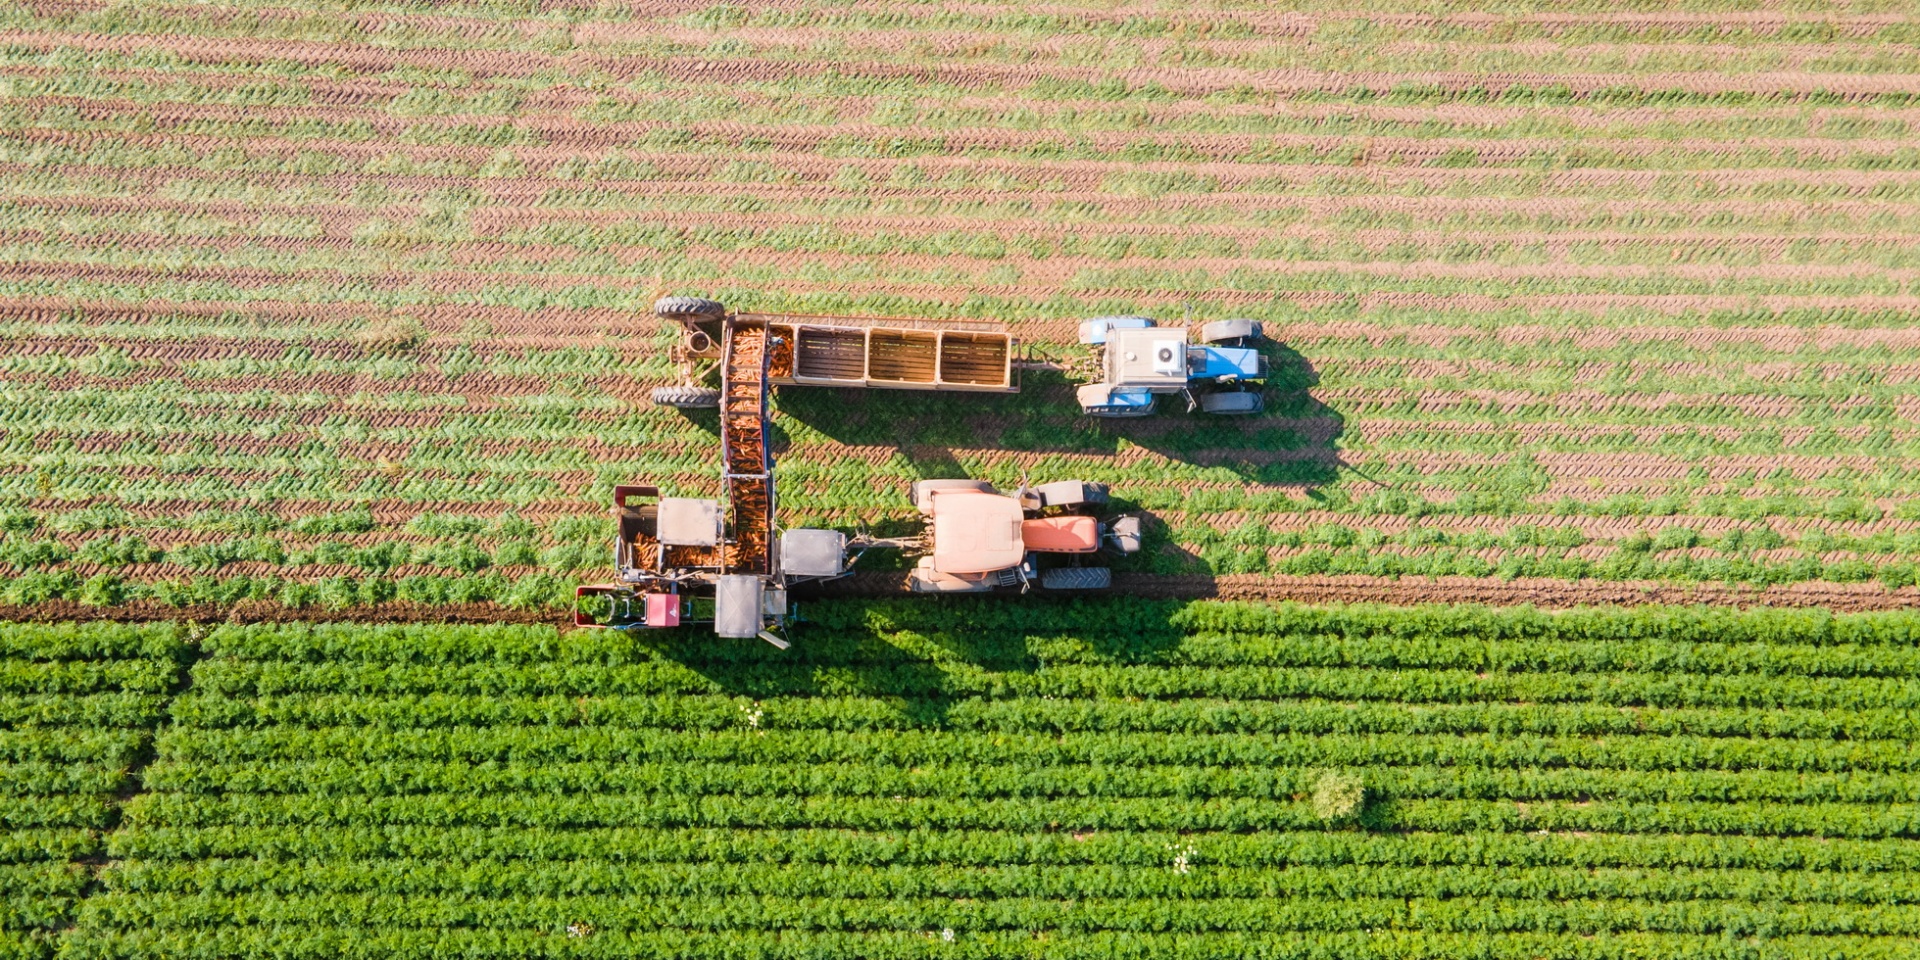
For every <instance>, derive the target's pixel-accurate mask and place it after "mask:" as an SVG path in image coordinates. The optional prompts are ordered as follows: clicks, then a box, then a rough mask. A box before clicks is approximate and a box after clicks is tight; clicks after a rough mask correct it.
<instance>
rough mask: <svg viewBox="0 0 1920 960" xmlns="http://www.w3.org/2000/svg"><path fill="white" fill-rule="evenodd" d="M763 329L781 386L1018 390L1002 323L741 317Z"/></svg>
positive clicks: (771, 373) (773, 377)
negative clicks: (771, 343) (761, 325)
mask: <svg viewBox="0 0 1920 960" xmlns="http://www.w3.org/2000/svg"><path fill="white" fill-rule="evenodd" d="M734 320H735V322H746V323H763V324H765V325H766V327H767V332H768V335H769V337H770V339H771V340H772V341H773V343H774V348H773V353H772V357H771V362H770V364H769V368H768V372H767V377H768V380H769V381H770V382H772V383H775V384H791V385H795V386H817V387H882V388H887V389H894V390H964V391H975V392H981V393H1015V392H1018V391H1019V389H1020V382H1019V376H1018V373H1017V370H1018V368H1017V367H1015V365H1014V361H1015V359H1016V358H1015V348H1016V346H1018V341H1016V340H1014V338H1013V335H1012V334H1010V333H1008V332H1007V331H1006V329H1005V328H1003V327H1000V326H999V325H997V324H991V323H981V322H978V321H967V320H913V319H904V318H898V317H809V316H791V315H780V314H752V313H743V314H738V315H736V316H735V318H734Z"/></svg>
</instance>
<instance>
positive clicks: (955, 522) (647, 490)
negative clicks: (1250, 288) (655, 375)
mask: <svg viewBox="0 0 1920 960" xmlns="http://www.w3.org/2000/svg"><path fill="white" fill-rule="evenodd" d="M654 313H655V314H656V315H658V316H660V317H662V318H663V319H665V320H668V321H670V322H672V323H675V324H678V325H679V326H680V328H681V330H682V334H683V335H682V338H681V340H680V342H679V344H678V345H677V346H676V347H675V352H676V354H677V356H676V359H677V360H678V361H679V363H680V367H681V371H682V382H681V383H680V384H677V385H674V386H667V387H660V388H658V389H656V390H655V391H654V392H653V399H654V402H656V403H659V404H662V405H666V406H673V407H679V408H683V409H692V408H708V409H716V408H717V409H718V410H719V413H720V446H721V454H722V464H723V469H722V477H721V479H722V497H721V498H719V499H701V498H693V497H663V496H661V495H660V491H659V489H658V488H657V487H654V486H648V485H625V486H617V487H615V488H614V492H613V512H614V517H615V519H616V521H617V530H618V539H617V540H616V542H615V544H614V571H615V582H612V583H602V584H594V585H591V586H582V587H579V588H578V589H577V590H576V591H575V594H576V608H575V613H574V622H575V623H576V624H578V625H580V626H596V627H615V628H620V629H646V628H657V627H676V626H680V625H682V624H690V623H710V624H712V625H713V629H714V632H715V633H716V634H717V635H719V636H722V637H753V636H758V637H761V638H763V639H766V640H767V641H768V642H770V643H773V644H775V645H776V646H779V647H782V648H784V647H786V646H787V643H786V641H785V640H784V639H782V638H781V637H780V636H779V634H778V633H777V632H776V631H778V630H779V629H780V628H781V627H783V626H784V624H785V622H786V618H787V616H788V613H789V606H788V600H787V588H788V587H789V586H790V585H792V584H795V583H801V582H805V581H810V580H828V579H833V578H836V577H841V576H845V575H847V574H848V573H849V572H850V570H851V568H852V565H853V562H854V561H855V560H857V559H858V558H859V556H860V554H861V553H863V552H865V551H866V550H870V549H881V548H891V549H901V550H907V551H911V552H914V553H918V554H919V555H920V558H919V561H918V564H917V565H916V566H915V567H914V568H913V569H912V570H911V571H910V572H909V574H908V587H909V589H911V590H912V591H913V592H916V593H975V592H988V591H993V590H996V589H1001V588H1009V589H1018V590H1021V591H1025V590H1028V589H1030V588H1033V587H1039V588H1040V589H1042V590H1046V591H1082V590H1099V589H1104V588H1106V587H1107V586H1109V585H1110V584H1111V582H1112V577H1111V571H1110V570H1109V569H1108V568H1107V567H1106V566H1105V564H1104V563H1102V562H1100V559H1099V557H1100V555H1101V554H1103V553H1117V554H1121V555H1125V554H1131V553H1133V552H1135V551H1137V550H1139V548H1140V532H1141V524H1140V518H1139V517H1137V516H1107V515H1106V514H1105V510H1106V504H1107V488H1106V486H1105V485H1104V484H1097V483H1086V482H1082V481H1077V480H1066V481H1058V482H1054V483H1047V484H1042V485H1039V486H1035V487H1029V486H1026V485H1025V484H1022V485H1021V487H1020V488H1019V489H1018V490H1016V491H1014V492H1013V493H1012V494H1002V493H1001V492H999V491H998V490H995V489H994V488H993V486H992V485H990V484H988V483H986V482H985V481H981V480H922V481H919V482H916V483H913V484H912V485H911V486H910V487H909V488H908V491H907V494H908V497H909V499H910V501H911V502H912V504H913V506H914V508H915V510H916V511H917V512H918V513H919V514H920V516H921V517H922V518H923V519H924V521H925V526H924V529H923V532H922V533H921V534H920V535H918V536H913V537H893V538H876V537H869V536H865V535H855V536H849V535H847V534H845V533H843V532H841V531H838V530H825V529H805V528H802V529H791V530H785V529H781V528H780V527H779V526H778V524H777V523H776V520H775V517H776V508H777V504H778V500H777V497H776V494H775V485H774V475H773V466H774V465H773V458H772V455H771V453H770V450H769V446H768V439H769V431H768V423H767V418H768V401H769V399H770V397H771V394H772V391H773V387H774V386H775V385H784V384H791V385H803V386H804V385H812V386H834V387H882V388H892V389H905V390H950V391H972V392H987V393H1013V392H1016V391H1018V390H1019V388H1020V387H1019V382H1018V370H1019V367H1018V365H1017V363H1016V360H1015V347H1016V346H1017V344H1016V343H1015V341H1014V340H1013V338H1012V337H1011V336H1010V335H1009V334H1008V333H1007V332H1006V331H1005V330H1004V329H1002V328H999V327H997V326H996V325H992V324H982V323H971V322H950V323H942V322H932V321H920V320H899V319H876V318H861V317H810V316H791V315H768V314H742V313H729V312H728V311H727V309H726V308H725V307H724V306H722V305H721V304H719V303H716V302H714V301H712V300H703V299H699V298H695V297H667V298H665V299H663V300H661V301H659V302H658V303H656V304H654ZM709 380H716V381H717V383H718V385H717V386H712V385H709V384H708V383H707V381H709Z"/></svg>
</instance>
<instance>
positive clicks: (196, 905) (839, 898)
mask: <svg viewBox="0 0 1920 960" xmlns="http://www.w3.org/2000/svg"><path fill="white" fill-rule="evenodd" d="M582 918H592V922H593V925H594V927H595V928H596V929H604V930H609V931H621V930H626V931H653V930H781V931H794V930H816V931H818V930H863V931H864V930H901V931H916V932H917V931H923V930H928V929H933V930H939V929H943V928H948V927H951V928H956V929H962V930H969V931H988V930H1014V931H1022V932H1025V931H1032V930H1052V931H1058V932H1059V934H1061V935H1073V934H1080V933H1088V932H1092V931H1097V930H1120V931H1133V932H1137V933H1158V932H1178V933H1198V932H1203V931H1237V932H1248V933H1252V932H1281V931H1302V932H1309V931H1317V932H1326V931H1371V930H1418V931H1431V932H1446V933H1496V932H1498V933H1522V932H1526V933H1560V934H1565V935H1575V936H1590V935H1593V934H1598V933H1603V932H1604V933H1622V932H1629V931H1634V932H1659V933H1692V934H1727V935H1731V936H1755V935H1765V936H1769V937H1774V936H1793V935H1824V936H1832V935H1836V934H1853V935H1862V936H1880V937H1890V936H1905V937H1912V936H1916V935H1920V908H1913V907H1908V906H1905V905H1898V906H1890V905H1847V904H1825V903H1823V904H1811V905H1801V904H1733V903H1728V902H1724V901H1695V900H1680V901H1664V902H1662V901H1655V902H1646V901H1638V900H1609V901H1598V902H1595V901H1584V902H1574V903H1554V902H1550V901H1546V900H1544V899H1542V900H1509V899H1504V898H1478V897H1470V896H1463V897H1454V898H1435V899H1427V898H1412V897H1387V898H1374V897H1363V896H1350V895H1349V896H1339V897H1335V898H1327V899H1319V898H1312V897H1307V896H1289V895H1282V896H1278V897H1273V898H1216V899H1206V900H1196V899H1186V898H1178V897H1153V898H1141V897H1114V898H1108V897H1086V898H1076V899H1071V900H1052V899H1043V898H1037V897H1000V898H983V899H978V900H970V899H952V898H946V897H930V898H922V897H908V896H900V897H886V898H859V897H848V896H845V895H836V896H826V897H818V896H793V897H785V896H779V895H759V896H755V895H750V894H749V895H736V896H650V895H643V896H592V895H585V896H568V897H508V898H502V899H498V900H494V899H477V898H470V897H468V896H466V895H465V894H462V893H455V894H452V895H414V896H407V897H400V896H390V895H384V894H349V893H329V894H324V895H316V896H303V895H281V896H274V895H264V894H233V893H220V894H213V895H196V894H168V893H156V892H144V893H143V894H142V895H140V896H138V897H127V896H116V895H114V894H106V895H103V896H95V897H89V898H87V899H86V900H85V901H83V902H82V903H81V905H80V908H79V910H78V917H77V918H76V919H77V922H78V923H79V924H82V925H86V926H97V927H103V928H107V929H115V928H120V929H128V928H132V929H139V928H153V929H160V930H169V929H195V928H199V927H203V926H211V925H215V924H235V925H256V924H257V925H264V926H277V925H289V926H321V927H326V926H337V925H343V924H348V923H362V924H366V925H368V926H373V927H382V928H401V929H406V928H426V929H442V930H444V929H450V928H465V929H507V930H512V929H516V928H517V929H527V928H533V929H547V930H554V929H560V928H564V927H565V926H566V925H567V924H568V923H569V922H577V921H579V920H581V919H582Z"/></svg>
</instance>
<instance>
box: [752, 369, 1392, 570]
mask: <svg viewBox="0 0 1920 960" xmlns="http://www.w3.org/2000/svg"><path fill="white" fill-rule="evenodd" d="M1048 352H1049V353H1051V354H1053V356H1052V358H1051V359H1048V360H1046V361H1044V362H1041V363H1036V364H1028V365H1026V366H1025V367H1024V368H1023V370H1022V373H1021V380H1022V383H1021V390H1020V392H1019V393H1017V394H987V393H935V392H918V391H904V390H860V389H835V388H824V387H791V386H788V387H781V388H780V390H779V392H778V393H777V395H776V398H775V408H776V410H777V415H776V416H775V418H774V421H773V439H774V450H775V455H776V456H777V457H782V456H785V455H786V454H787V452H788V451H789V450H791V451H793V452H794V454H795V455H796V456H801V457H804V456H806V452H807V451H808V450H809V448H817V446H818V444H819V442H820V440H821V439H822V438H824V439H826V440H830V441H834V442H837V443H839V444H841V445H844V446H847V447H852V448H865V449H856V450H854V451H849V453H850V454H851V455H855V456H867V457H869V458H870V459H869V460H868V463H869V465H870V466H869V476H868V478H867V479H866V481H865V482H869V483H874V484H883V485H894V486H897V487H898V488H899V490H898V491H891V490H878V491H876V492H878V493H881V494H882V498H883V500H885V501H888V502H895V503H899V504H902V505H903V506H904V504H905V496H906V492H905V487H906V486H907V485H908V484H909V483H911V482H912V481H914V480H920V479H945V478H976V479H984V480H989V481H991V482H993V483H995V484H998V485H1001V486H1003V487H1005V486H1010V485H1011V484H1013V483H1015V482H1017V481H1018V480H1019V479H1020V477H1019V475H1018V473H1017V471H1018V469H1019V468H1018V467H1017V466H1014V464H1015V463H1018V462H1021V461H1023V460H1024V461H1028V462H1030V461H1031V460H1032V459H1033V458H1032V457H1030V456H1029V457H1024V458H1023V457H1021V456H1020V455H1021V454H1040V455H1050V454H1051V455H1060V456H1062V457H1064V458H1074V459H1082V460H1085V461H1089V462H1088V463H1087V465H1086V466H1084V467H1073V468H1070V469H1071V470H1072V473H1073V474H1074V475H1076V476H1079V477H1080V478H1082V479H1087V480H1094V481H1100V482H1105V483H1109V484H1111V485H1112V489H1113V496H1114V499H1113V503H1112V511H1113V512H1114V513H1126V512H1139V513H1143V514H1147V519H1148V523H1147V525H1146V530H1145V533H1146V542H1145V543H1144V544H1143V548H1142V550H1141V551H1140V553H1138V554H1136V555H1135V556H1133V557H1129V558H1126V559H1124V560H1118V561H1116V562H1115V563H1114V564H1113V567H1114V569H1115V571H1116V572H1142V573H1144V572H1152V573H1158V574H1166V575H1176V574H1177V575H1193V574H1217V573H1227V572H1235V571H1234V570H1233V569H1231V567H1232V565H1229V568H1225V569H1220V568H1217V564H1215V563H1214V562H1212V561H1210V560H1209V559H1208V558H1206V557H1202V556H1200V555H1199V554H1196V553H1195V552H1193V551H1192V550H1190V549H1187V547H1186V546H1185V545H1182V544H1181V543H1180V542H1179V541H1177V540H1175V539H1174V538H1173V537H1172V535H1171V532H1170V531H1168V530H1167V529H1166V527H1165V525H1164V524H1162V523H1159V522H1156V521H1155V520H1154V519H1153V518H1152V516H1151V515H1150V513H1149V512H1148V511H1146V510H1143V509H1142V504H1141V503H1139V502H1136V501H1135V500H1133V499H1131V497H1132V496H1140V497H1143V498H1147V499H1149V500H1150V502H1151V503H1152V504H1155V505H1160V506H1163V507H1164V506H1167V505H1168V503H1169V495H1170V491H1169V488H1170V487H1171V488H1172V493H1173V494H1174V495H1178V496H1179V497H1180V498H1181V500H1182V501H1184V502H1181V503H1180V504H1179V509H1181V510H1182V511H1184V512H1186V513H1189V514H1192V513H1195V512H1201V513H1204V512H1206V511H1207V510H1209V509H1212V508H1210V507H1209V506H1208V499H1209V497H1212V498H1213V499H1216V500H1220V501H1221V502H1222V503H1232V504H1240V505H1244V504H1245V503H1247V502H1248V496H1254V497H1258V496H1259V495H1261V494H1266V495H1269V496H1290V497H1296V498H1297V497H1305V498H1306V499H1307V500H1308V501H1321V500H1323V499H1325V498H1326V494H1323V492H1322V491H1321V489H1320V488H1322V487H1325V486H1327V485H1329V484H1333V483H1335V482H1336V481H1338V480H1340V479H1341V478H1342V475H1343V473H1346V472H1353V467H1352V465H1351V464H1349V463H1348V462H1347V460H1346V459H1345V458H1344V457H1343V456H1342V453H1341V439H1342V437H1343V435H1344V434H1345V432H1346V417H1345V416H1344V415H1342V414H1341V413H1340V412H1339V411H1338V410H1336V409H1334V408H1333V407H1331V406H1329V405H1327V404H1326V403H1324V402H1322V401H1321V400H1320V399H1319V398H1318V397H1316V396H1315V391H1316V389H1317V388H1318V387H1319V386H1320V373H1319V371H1318V370H1316V369H1315V368H1314V366H1313V363H1312V362H1311V361H1309V360H1308V359H1307V358H1306V357H1305V356H1304V355H1302V354H1301V353H1300V352H1299V351H1297V350H1294V349H1293V348H1291V347H1289V346H1287V345H1286V344H1284V343H1279V342H1274V341H1269V342H1266V343H1264V344H1262V345H1261V353H1262V355H1263V356H1264V357H1265V358H1266V361H1267V372H1268V376H1267V381H1266V389H1265V391H1264V394H1265V409H1264V410H1263V411H1262V412H1261V413H1259V414H1255V415H1252V416H1239V417H1222V416H1209V415H1206V414H1203V413H1190V412H1187V410H1186V404H1185V399H1184V397H1181V396H1178V395H1174V396H1162V397H1160V398H1159V400H1158V403H1157V405H1156V406H1157V411H1158V412H1157V413H1156V414H1155V415H1154V416H1151V417H1142V418H1138V419H1102V418H1094V417H1089V416H1087V415H1086V414H1084V413H1082V412H1081V409H1080V405H1079V402H1078V401H1077V399H1076V398H1075V388H1076V387H1077V386H1079V385H1080V384H1082V383H1084V382H1086V381H1088V380H1089V379H1093V378H1095V377H1097V375H1098V374H1097V372H1095V371H1093V370H1092V369H1091V367H1092V364H1091V362H1090V355H1087V354H1086V348H1081V347H1075V346H1072V345H1050V346H1049V347H1048ZM1140 450H1145V451H1149V452H1151V453H1152V454H1154V455H1156V456H1155V457H1153V458H1149V460H1148V461H1147V462H1146V463H1145V464H1143V465H1142V466H1141V467H1139V468H1138V470H1139V472H1140V474H1141V475H1142V476H1143V477H1146V478H1148V479H1147V480H1146V482H1145V483H1144V484H1138V485H1130V484H1129V483H1128V482H1127V478H1128V475H1129V472H1130V471H1129V468H1128V467H1127V466H1125V464H1127V463H1129V462H1131V461H1130V458H1129V454H1130V453H1131V454H1133V455H1135V456H1137V455H1138V453H1139V451H1140ZM956 454H959V455H958V456H957V455H956ZM960 456H967V457H968V459H969V461H971V462H972V463H973V464H974V466H973V467H972V468H970V467H969V466H968V465H967V464H965V463H962V462H961V459H960ZM1152 460H1164V461H1169V462H1172V463H1175V464H1180V465H1183V466H1186V467H1194V468H1198V475H1197V476H1195V472H1194V471H1190V470H1179V471H1176V476H1177V477H1194V479H1193V480H1188V481H1184V482H1183V481H1182V480H1180V479H1177V478H1176V476H1168V475H1167V467H1166V466H1164V465H1159V464H1155V463H1153V462H1152ZM983 461H984V463H985V464H987V466H986V467H984V468H983V467H981V463H982V462H983ZM996 463H1000V464H1007V465H1006V466H1004V467H995V466H993V465H994V464H996ZM989 472H990V473H991V474H992V475H990V476H983V475H980V474H984V473H989ZM1154 474H1160V475H1161V476H1159V477H1158V478H1154V477H1153V475H1154ZM1356 475H1357V476H1363V478H1364V475H1360V474H1357V473H1356ZM1031 479H1033V480H1034V481H1036V482H1044V481H1047V480H1053V479H1060V477H1059V476H1057V475H1055V474H1054V473H1053V472H1052V471H1049V472H1048V473H1047V474H1046V475H1044V476H1039V475H1036V476H1034V477H1032V478H1031ZM854 482H860V481H854ZM1222 483H1226V484H1239V485H1243V486H1244V490H1243V491H1242V495H1239V496H1232V497H1222V496H1220V493H1221V491H1219V490H1217V489H1207V487H1213V488H1217V487H1219V486H1220V485H1221V484H1222ZM894 497H898V498H899V499H897V500H894V499H893V498H894ZM1233 508H1234V507H1221V509H1233ZM1238 508H1239V509H1244V506H1242V507H1238ZM868 522H869V523H870V524H871V526H870V528H869V532H871V533H873V534H875V535H878V536H904V535H911V534H912V533H913V532H915V530H917V529H918V522H917V519H916V518H912V517H908V516H905V515H904V514H903V513H900V512H899V511H890V512H888V513H887V514H885V515H881V514H878V513H876V514H873V515H870V516H869V517H868ZM1211 552H1214V553H1218V552H1219V551H1217V550H1215V551H1211ZM862 568H863V569H867V570H886V569H899V568H900V567H899V565H898V564H895V563H893V562H891V561H889V560H888V558H886V557H883V556H876V557H871V558H869V559H868V560H867V561H865V562H863V563H862Z"/></svg>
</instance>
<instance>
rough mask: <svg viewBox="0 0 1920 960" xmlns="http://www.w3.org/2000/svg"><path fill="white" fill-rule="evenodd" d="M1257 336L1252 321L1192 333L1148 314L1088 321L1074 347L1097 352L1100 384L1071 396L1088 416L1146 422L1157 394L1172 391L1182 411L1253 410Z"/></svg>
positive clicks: (1259, 361) (1260, 384) (1259, 362)
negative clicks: (1182, 403)
mask: <svg viewBox="0 0 1920 960" xmlns="http://www.w3.org/2000/svg"><path fill="white" fill-rule="evenodd" d="M1261 339H1262V337H1261V331H1260V322H1259V321H1257V320H1215V321H1214V322H1212V323H1209V324H1205V325H1203V326H1202V327H1201V328H1200V329H1199V330H1198V331H1197V332H1195V333H1192V334H1190V333H1189V331H1187V330H1186V329H1184V328H1168V327H1162V326H1160V325H1159V324H1158V322H1156V321H1155V320H1154V319H1153V318H1151V317H1095V318H1093V319H1092V320H1087V321H1085V322H1083V323H1081V324H1080V343H1081V344H1083V345H1085V346H1091V347H1093V348H1094V349H1095V351H1097V353H1098V359H1099V361H1100V370H1101V380H1100V382H1098V383H1090V384H1087V385H1086V386H1083V387H1081V388H1080V389H1079V390H1078V391H1077V396H1078V399H1079V401H1080V409H1081V410H1082V411H1084V412H1086V413H1087V414H1088V415H1089V416H1095V417H1145V416H1151V415H1152V414H1153V412H1154V410H1153V408H1154V400H1155V398H1156V397H1157V396H1159V395H1163V394H1179V395H1181V396H1184V397H1185V398H1186V400H1187V412H1189V413H1192V412H1194V411H1196V410H1197V411H1199V412H1201V413H1210V414H1215V415H1218V416H1245V415H1248V414H1256V413H1259V412H1260V411H1261V410H1262V409H1263V407H1264V406H1265V404H1264V401H1263V399H1262V394H1261V390H1262V389H1264V387H1265V382H1264V381H1265V380H1266V378H1267V362H1266V358H1264V357H1262V356H1261V355H1260V351H1259V349H1258V348H1257V346H1256V345H1257V344H1258V343H1259V342H1260V341H1261ZM1190 340H1191V341H1192V342H1189V341H1190Z"/></svg>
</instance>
